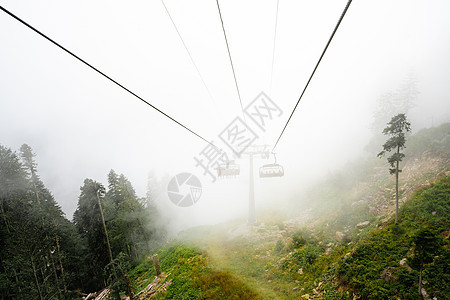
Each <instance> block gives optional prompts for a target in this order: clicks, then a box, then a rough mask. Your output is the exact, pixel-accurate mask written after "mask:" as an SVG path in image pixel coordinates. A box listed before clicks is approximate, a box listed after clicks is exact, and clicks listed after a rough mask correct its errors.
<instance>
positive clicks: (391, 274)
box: [381, 267, 398, 283]
mask: <svg viewBox="0 0 450 300" xmlns="http://www.w3.org/2000/svg"><path fill="white" fill-rule="evenodd" d="M395 272H396V270H395V269H394V268H392V267H388V268H386V269H385V270H384V271H383V272H382V273H381V277H383V278H384V280H386V281H387V282H388V283H392V282H394V281H396V280H397V279H398V276H397V275H396V274H395Z"/></svg>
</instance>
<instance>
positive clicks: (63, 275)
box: [55, 235, 67, 293]
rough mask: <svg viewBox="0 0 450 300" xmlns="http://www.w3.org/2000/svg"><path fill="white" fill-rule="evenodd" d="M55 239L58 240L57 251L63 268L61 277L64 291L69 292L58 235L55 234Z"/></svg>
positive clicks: (60, 265)
mask: <svg viewBox="0 0 450 300" xmlns="http://www.w3.org/2000/svg"><path fill="white" fill-rule="evenodd" d="M55 240H56V251H57V253H56V254H57V256H58V262H59V267H60V269H61V279H62V283H63V287H64V293H67V286H66V280H65V274H64V268H63V264H62V261H61V253H60V247H59V238H58V235H55Z"/></svg>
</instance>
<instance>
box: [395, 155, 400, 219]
mask: <svg viewBox="0 0 450 300" xmlns="http://www.w3.org/2000/svg"><path fill="white" fill-rule="evenodd" d="M398 153H400V147H397V154H398ZM398 164H399V161H398V160H397V166H396V169H395V224H397V220H398Z"/></svg>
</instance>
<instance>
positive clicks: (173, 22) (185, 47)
mask: <svg viewBox="0 0 450 300" xmlns="http://www.w3.org/2000/svg"><path fill="white" fill-rule="evenodd" d="M161 3H162V5H163V6H164V9H165V10H166V13H167V15H168V16H169V18H170V21H171V22H172V25H173V27H174V28H175V30H176V32H177V34H178V37H179V38H180V40H181V43H183V46H184V49H185V50H186V52H187V54H188V55H189V58H190V59H191V62H192V64H193V65H194V68H195V70H196V71H197V74H198V76H199V77H200V79H201V81H202V83H203V85H204V86H205V89H206V91H207V92H208V95H209V97H210V98H211V100H212V101H213V103H214V106H216V102H215V100H214V97H213V96H212V94H211V91H210V90H209V88H208V86H207V85H206V82H205V80H204V79H203V76H202V74H201V73H200V70H199V68H198V67H197V64H196V63H195V61H194V58H193V57H192V55H191V51H189V48H188V47H187V45H186V43H185V42H184V39H183V37H182V36H181V33H180V31H179V30H178V27H177V25H176V24H175V21H174V20H173V18H172V15H171V14H170V12H169V9H168V8H167V6H166V4H165V3H164V0H161ZM216 109H217V107H216Z"/></svg>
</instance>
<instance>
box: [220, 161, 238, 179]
mask: <svg viewBox="0 0 450 300" xmlns="http://www.w3.org/2000/svg"><path fill="white" fill-rule="evenodd" d="M240 173H241V168H240V167H239V165H238V164H236V163H235V162H234V161H230V162H228V163H226V164H221V165H219V166H218V167H217V176H219V178H223V177H231V176H233V177H234V176H237V175H239V174H240Z"/></svg>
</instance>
